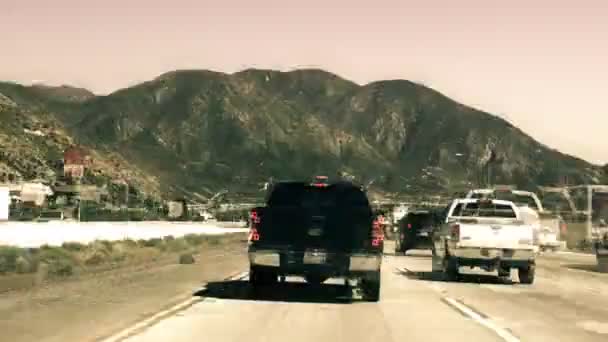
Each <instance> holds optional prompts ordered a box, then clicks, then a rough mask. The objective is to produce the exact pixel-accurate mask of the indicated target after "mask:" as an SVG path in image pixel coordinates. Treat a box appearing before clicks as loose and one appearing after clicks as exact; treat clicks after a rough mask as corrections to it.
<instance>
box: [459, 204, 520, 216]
mask: <svg viewBox="0 0 608 342" xmlns="http://www.w3.org/2000/svg"><path fill="white" fill-rule="evenodd" d="M452 216H460V217H500V218H516V217H517V214H516V213H515V211H514V210H513V208H512V207H511V206H510V205H508V204H495V203H483V202H477V203H459V204H458V205H457V206H456V207H455V208H454V211H453V213H452Z"/></svg>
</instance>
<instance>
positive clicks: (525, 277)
mask: <svg viewBox="0 0 608 342" xmlns="http://www.w3.org/2000/svg"><path fill="white" fill-rule="evenodd" d="M518 273H519V282H520V283H521V284H533V283H534V275H535V273H536V266H535V265H528V266H527V267H521V268H520V269H519V270H518Z"/></svg>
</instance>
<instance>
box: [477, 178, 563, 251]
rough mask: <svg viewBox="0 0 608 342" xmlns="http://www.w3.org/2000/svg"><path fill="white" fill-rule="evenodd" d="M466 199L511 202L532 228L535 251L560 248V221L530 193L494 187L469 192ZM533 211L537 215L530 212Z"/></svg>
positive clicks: (509, 187)
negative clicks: (522, 213) (489, 199)
mask: <svg viewBox="0 0 608 342" xmlns="http://www.w3.org/2000/svg"><path fill="white" fill-rule="evenodd" d="M466 198H477V199H481V198H486V199H488V198H491V199H502V200H508V201H512V202H513V203H514V204H515V205H516V206H517V207H519V208H520V211H522V212H524V214H525V215H523V216H525V217H524V218H523V219H524V221H525V222H526V224H529V225H532V226H534V244H535V245H536V250H537V251H538V250H542V251H544V250H551V251H556V250H558V249H559V248H560V245H561V244H560V241H559V235H560V229H561V226H562V224H563V222H562V220H561V219H560V218H559V217H558V216H556V215H552V214H550V213H547V212H546V211H545V208H544V207H543V204H542V202H541V200H540V199H539V198H538V196H537V195H536V193H534V192H531V191H523V190H516V189H515V188H514V187H511V186H496V187H494V188H490V189H474V190H470V191H469V192H468V193H467V195H466ZM532 211H535V212H536V213H537V215H534V214H532V213H531V212H532Z"/></svg>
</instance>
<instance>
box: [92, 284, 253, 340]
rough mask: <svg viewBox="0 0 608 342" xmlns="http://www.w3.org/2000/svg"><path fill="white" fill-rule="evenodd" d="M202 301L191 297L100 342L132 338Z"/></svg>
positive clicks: (202, 288)
mask: <svg viewBox="0 0 608 342" xmlns="http://www.w3.org/2000/svg"><path fill="white" fill-rule="evenodd" d="M248 276H249V272H241V273H238V274H236V275H233V276H230V277H228V278H226V279H225V280H243V279H245V278H247V277H248ZM204 289H205V287H204V286H202V287H201V289H200V290H204ZM202 300H203V298H200V297H193V298H190V299H188V300H185V301H183V302H181V303H179V304H176V305H174V306H172V307H171V308H169V309H167V310H163V311H161V312H159V313H157V314H155V315H154V316H152V317H150V318H147V319H145V320H143V321H140V322H138V323H137V324H135V325H133V326H131V327H129V328H127V329H125V330H123V331H121V332H119V333H118V334H115V335H113V336H111V337H109V338H106V339H104V340H102V341H101V342H119V341H124V340H125V339H127V338H129V337H132V336H133V335H136V334H138V333H141V332H142V331H143V330H144V329H145V328H148V327H150V326H152V325H154V324H155V323H158V322H159V321H161V320H162V319H163V318H166V317H169V316H172V315H175V314H176V313H178V312H180V311H183V310H185V309H187V308H188V307H190V306H192V305H194V304H196V303H198V302H201V301H202Z"/></svg>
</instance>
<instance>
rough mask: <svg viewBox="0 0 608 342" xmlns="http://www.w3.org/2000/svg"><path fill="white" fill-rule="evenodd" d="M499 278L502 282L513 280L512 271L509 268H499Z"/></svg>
mask: <svg viewBox="0 0 608 342" xmlns="http://www.w3.org/2000/svg"><path fill="white" fill-rule="evenodd" d="M498 278H500V279H501V280H505V281H509V280H511V269H510V268H508V267H498Z"/></svg>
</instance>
